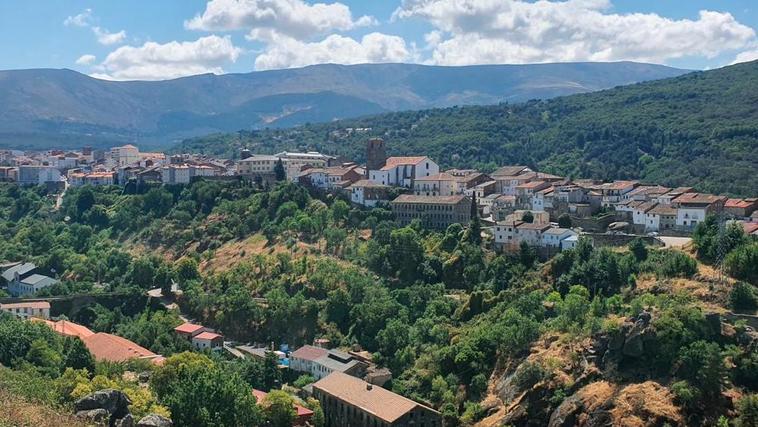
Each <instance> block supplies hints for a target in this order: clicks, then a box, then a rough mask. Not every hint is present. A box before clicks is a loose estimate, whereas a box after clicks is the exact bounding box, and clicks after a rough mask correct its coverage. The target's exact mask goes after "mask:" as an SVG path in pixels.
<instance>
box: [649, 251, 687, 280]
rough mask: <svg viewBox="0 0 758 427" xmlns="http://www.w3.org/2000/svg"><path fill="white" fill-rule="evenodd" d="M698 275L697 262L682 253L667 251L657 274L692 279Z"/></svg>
mask: <svg viewBox="0 0 758 427" xmlns="http://www.w3.org/2000/svg"><path fill="white" fill-rule="evenodd" d="M695 273H697V261H695V260H694V259H692V258H690V257H689V256H687V254H685V253H683V252H680V251H666V253H665V256H663V257H662V259H661V263H660V265H659V266H658V268H657V269H656V274H657V275H659V276H663V277H692V275H694V274H695Z"/></svg>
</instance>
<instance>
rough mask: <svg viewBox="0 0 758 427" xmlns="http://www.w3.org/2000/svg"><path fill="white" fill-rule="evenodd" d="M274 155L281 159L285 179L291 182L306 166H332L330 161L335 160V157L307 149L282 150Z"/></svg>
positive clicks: (296, 178)
mask: <svg viewBox="0 0 758 427" xmlns="http://www.w3.org/2000/svg"><path fill="white" fill-rule="evenodd" d="M274 157H276V158H278V159H281V160H282V163H283V165H284V171H285V173H286V175H287V179H288V180H290V181H293V182H294V181H297V180H298V178H299V177H300V173H301V172H302V171H303V170H304V169H305V167H306V166H309V167H313V168H324V167H327V166H332V163H333V162H334V161H335V160H336V158H335V157H333V156H327V155H326V154H321V153H319V152H318V151H309V152H307V153H291V152H288V151H283V152H281V153H277V154H274Z"/></svg>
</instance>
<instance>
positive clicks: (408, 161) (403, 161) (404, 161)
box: [382, 156, 428, 171]
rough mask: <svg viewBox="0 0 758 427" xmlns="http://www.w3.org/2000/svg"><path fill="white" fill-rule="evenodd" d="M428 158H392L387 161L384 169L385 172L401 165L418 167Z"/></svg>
mask: <svg viewBox="0 0 758 427" xmlns="http://www.w3.org/2000/svg"><path fill="white" fill-rule="evenodd" d="M427 158H428V157H426V156H415V157H390V158H388V159H387V161H386V162H385V163H384V167H383V168H382V170H383V171H386V170H390V169H392V168H394V167H395V166H400V165H417V164H419V163H421V162H422V161H424V159H427Z"/></svg>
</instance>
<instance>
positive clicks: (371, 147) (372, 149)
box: [366, 138, 387, 176]
mask: <svg viewBox="0 0 758 427" xmlns="http://www.w3.org/2000/svg"><path fill="white" fill-rule="evenodd" d="M386 162H387V152H386V151H385V149H384V140H383V139H382V138H369V140H368V144H366V175H367V176H368V171H371V170H379V169H381V168H383V167H384V164H385V163H386Z"/></svg>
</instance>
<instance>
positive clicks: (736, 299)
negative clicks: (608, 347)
mask: <svg viewBox="0 0 758 427" xmlns="http://www.w3.org/2000/svg"><path fill="white" fill-rule="evenodd" d="M729 303H730V304H731V306H732V308H733V309H735V310H755V309H756V308H758V295H756V291H755V289H754V288H753V286H752V285H749V284H747V283H745V282H737V283H735V285H734V287H733V288H732V292H731V293H730V294H729Z"/></svg>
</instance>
